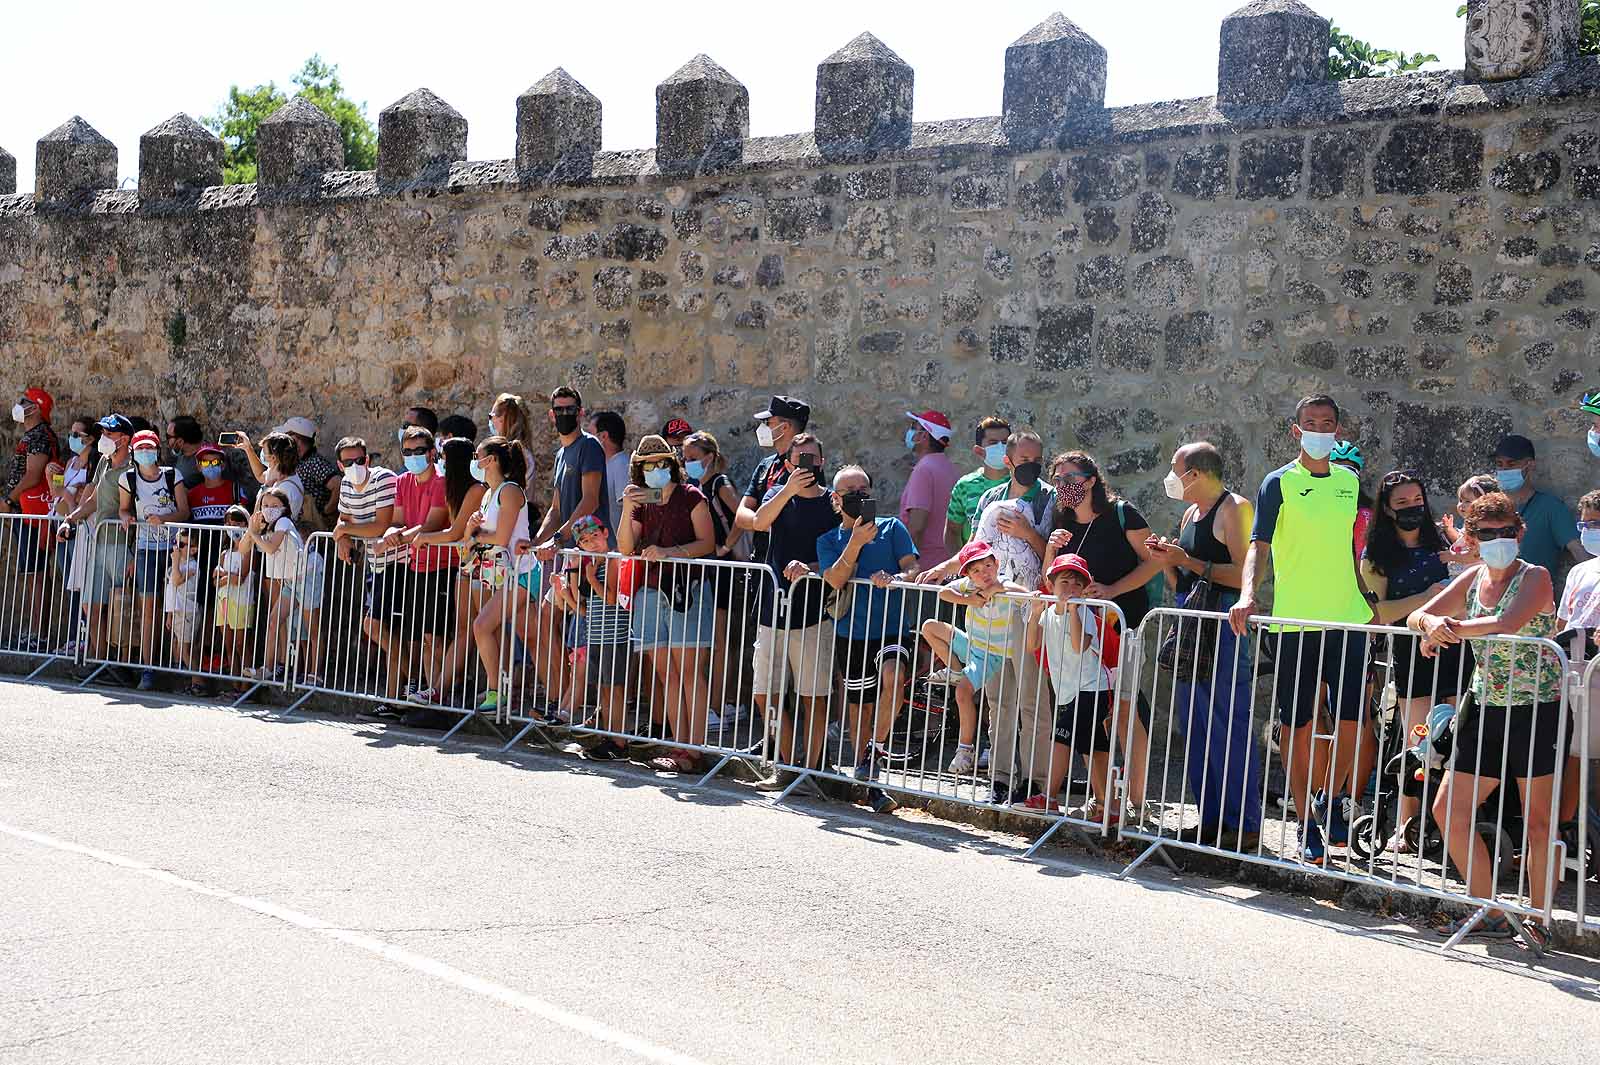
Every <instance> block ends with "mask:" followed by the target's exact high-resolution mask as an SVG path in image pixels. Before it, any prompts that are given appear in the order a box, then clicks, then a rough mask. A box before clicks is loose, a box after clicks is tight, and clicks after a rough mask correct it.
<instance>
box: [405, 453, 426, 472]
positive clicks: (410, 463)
mask: <svg viewBox="0 0 1600 1065" xmlns="http://www.w3.org/2000/svg"><path fill="white" fill-rule="evenodd" d="M427 468H428V456H426V455H407V456H406V472H407V473H421V472H422V471H423V470H425V469H427Z"/></svg>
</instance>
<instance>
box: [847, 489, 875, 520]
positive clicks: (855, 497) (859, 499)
mask: <svg viewBox="0 0 1600 1065" xmlns="http://www.w3.org/2000/svg"><path fill="white" fill-rule="evenodd" d="M869 498H871V493H869V492H863V491H860V490H857V491H854V492H846V493H845V494H844V495H842V496H840V497H839V509H840V510H842V511H844V516H845V517H847V518H859V517H861V504H862V503H863V502H865V501H866V500H867V499H869Z"/></svg>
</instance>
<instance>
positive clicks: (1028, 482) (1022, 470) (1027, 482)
mask: <svg viewBox="0 0 1600 1065" xmlns="http://www.w3.org/2000/svg"><path fill="white" fill-rule="evenodd" d="M1043 470H1044V463H1042V462H1019V463H1018V464H1017V467H1016V469H1014V470H1012V471H1011V476H1012V478H1013V479H1015V480H1016V482H1017V483H1018V484H1020V485H1021V486H1022V487H1024V488H1032V487H1033V485H1034V482H1035V481H1037V480H1038V479H1039V474H1040V473H1041V472H1043Z"/></svg>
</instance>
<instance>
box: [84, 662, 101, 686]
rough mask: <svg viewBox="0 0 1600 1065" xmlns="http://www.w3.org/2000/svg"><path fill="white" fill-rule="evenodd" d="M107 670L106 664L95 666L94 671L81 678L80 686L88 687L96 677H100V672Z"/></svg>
mask: <svg viewBox="0 0 1600 1065" xmlns="http://www.w3.org/2000/svg"><path fill="white" fill-rule="evenodd" d="M105 671H106V667H105V666H103V665H100V666H95V667H94V672H93V673H90V674H89V675H88V676H87V677H84V678H83V679H82V680H80V681H79V682H78V687H80V688H86V687H88V686H89V684H90V683H91V682H92V681H93V680H94V678H96V677H98V676H99V675H100V674H102V673H104V672H105Z"/></svg>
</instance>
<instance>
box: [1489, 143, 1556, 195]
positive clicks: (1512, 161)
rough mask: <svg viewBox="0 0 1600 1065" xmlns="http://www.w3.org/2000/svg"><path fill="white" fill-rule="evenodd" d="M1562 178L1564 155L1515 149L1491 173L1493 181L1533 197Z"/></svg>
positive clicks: (1501, 186)
mask: <svg viewBox="0 0 1600 1065" xmlns="http://www.w3.org/2000/svg"><path fill="white" fill-rule="evenodd" d="M1560 180H1561V157H1560V156H1559V155H1557V154H1556V153H1555V152H1514V153H1512V154H1511V155H1508V156H1507V157H1506V158H1505V159H1503V160H1502V161H1501V162H1500V163H1499V164H1498V165H1497V166H1496V167H1495V168H1494V170H1492V171H1490V173H1489V184H1491V185H1493V186H1494V187H1495V188H1497V189H1503V190H1505V191H1506V192H1515V193H1518V194H1520V195H1523V196H1533V195H1537V194H1538V193H1541V192H1544V191H1545V190H1547V189H1553V188H1555V186H1556V183H1557V182H1558V181H1560Z"/></svg>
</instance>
